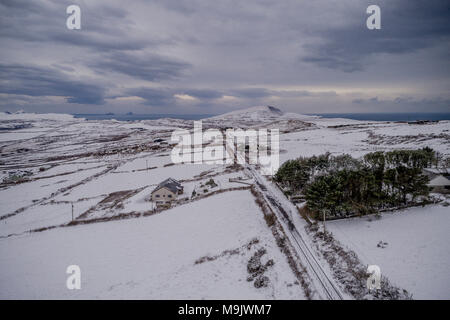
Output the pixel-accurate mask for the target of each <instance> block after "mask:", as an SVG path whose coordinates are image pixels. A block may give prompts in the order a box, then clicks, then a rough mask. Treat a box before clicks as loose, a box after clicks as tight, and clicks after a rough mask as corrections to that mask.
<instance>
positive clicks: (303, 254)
mask: <svg viewBox="0 0 450 320" xmlns="http://www.w3.org/2000/svg"><path fill="white" fill-rule="evenodd" d="M226 141H227V142H228V141H233V140H231V139H227V140H226ZM233 150H237V146H236V145H235V146H234V147H233V146H230V148H227V151H233ZM231 156H232V157H233V158H234V155H231ZM236 157H237V160H240V161H238V163H241V164H242V163H243V166H244V170H245V172H246V173H247V174H248V175H249V176H250V177H253V179H254V181H255V187H256V188H257V189H258V190H259V191H260V192H261V193H262V194H263V196H264V199H265V201H266V203H267V205H268V206H269V207H270V208H271V209H272V211H273V212H274V213H275V214H276V216H277V218H278V221H279V222H280V223H281V225H282V227H283V229H284V230H285V232H286V234H287V235H288V237H289V238H290V241H291V243H292V245H293V247H294V248H295V250H296V252H297V255H298V256H299V258H300V260H301V262H302V264H303V266H304V267H305V268H306V271H307V272H308V274H309V275H310V277H311V279H312V281H313V285H314V287H315V289H316V290H317V291H318V292H319V294H320V295H321V297H323V298H325V299H328V300H343V299H344V298H347V296H345V297H344V294H343V293H342V292H341V291H340V289H339V287H338V286H337V284H336V283H335V282H334V280H333V279H332V277H331V275H329V274H328V273H327V272H326V271H325V270H324V268H323V267H322V265H321V263H320V261H319V259H318V257H317V256H316V254H315V252H314V251H313V249H311V247H310V245H309V244H308V242H307V241H305V238H306V237H307V235H306V232H303V231H302V232H300V231H299V230H304V226H305V224H302V223H300V222H299V221H298V220H296V219H294V215H297V216H299V214H298V213H297V210H296V208H295V207H294V205H293V204H292V203H291V202H290V201H289V200H288V199H286V197H285V195H284V194H283V193H281V192H279V190H275V187H274V186H273V185H272V184H271V183H270V182H269V181H268V180H267V179H265V178H264V177H263V176H262V175H261V174H260V172H259V171H258V170H257V169H256V168H255V166H254V165H250V164H248V161H246V160H247V159H245V156H244V158H242V155H241V154H240V153H239V152H236ZM277 191H278V192H277ZM302 234H303V235H302Z"/></svg>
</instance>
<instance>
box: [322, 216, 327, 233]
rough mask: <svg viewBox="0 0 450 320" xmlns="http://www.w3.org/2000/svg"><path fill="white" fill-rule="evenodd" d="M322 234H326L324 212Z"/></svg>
mask: <svg viewBox="0 0 450 320" xmlns="http://www.w3.org/2000/svg"><path fill="white" fill-rule="evenodd" d="M323 232H324V233H326V232H327V230H326V229H325V211H324V212H323Z"/></svg>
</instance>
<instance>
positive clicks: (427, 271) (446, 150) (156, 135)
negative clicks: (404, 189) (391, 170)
mask: <svg viewBox="0 0 450 320" xmlns="http://www.w3.org/2000/svg"><path fill="white" fill-rule="evenodd" d="M277 110H278V109H276V110H275V109H271V108H268V107H254V108H250V109H247V110H243V111H235V112H232V113H229V114H226V115H223V116H217V117H213V118H210V119H205V120H204V121H203V128H204V129H206V128H222V129H224V128H227V127H242V128H277V129H279V130H280V133H281V135H280V149H281V153H280V162H281V163H282V162H284V161H285V160H288V159H293V158H296V157H299V156H311V155H314V154H321V153H325V152H331V153H333V154H342V153H349V154H351V155H353V156H361V155H363V154H365V153H367V152H371V151H376V150H391V149H396V148H406V149H407V148H414V149H415V148H421V147H425V146H430V147H432V148H434V149H435V150H437V151H439V152H440V153H442V154H443V155H444V156H449V155H450V143H449V142H450V137H449V130H450V121H440V122H439V123H428V124H421V125H419V124H408V123H392V122H370V121H356V120H348V119H322V118H319V117H314V116H303V115H299V114H283V113H282V112H280V111H279V110H278V111H277ZM0 128H1V130H0V153H1V159H0V297H1V298H101V299H108V298H120V299H122V298H123V299H126V298H180V299H181V298H198V299H201V298H219V299H222V298H223V299H225V298H236V299H240V298H248V299H253V298H254V299H260V298H261V299H263V298H264V299H272V298H275V299H303V298H305V293H304V292H303V289H302V288H301V286H300V285H298V284H295V281H296V277H295V276H294V274H293V272H292V270H291V269H290V268H289V267H288V265H287V262H286V256H285V255H284V254H282V253H281V251H280V249H279V248H278V247H277V246H276V244H275V240H274V237H273V235H272V234H271V232H270V229H269V228H268V227H267V225H266V223H265V221H264V219H263V215H262V212H261V209H260V208H259V207H258V206H256V205H255V203H254V200H255V199H254V197H253V196H252V194H251V193H250V192H249V191H248V190H241V191H231V190H232V189H236V188H239V187H241V188H248V185H246V184H245V183H241V182H235V181H234V182H233V181H230V179H232V180H233V179H236V178H238V177H239V178H243V179H244V180H243V181H244V182H245V181H247V182H250V183H252V182H253V180H245V179H246V177H245V174H244V172H243V171H242V170H241V169H242V168H241V169H239V168H237V167H234V166H227V165H207V164H195V165H193V164H175V165H174V164H172V163H171V157H170V152H171V150H172V146H171V145H170V143H171V141H170V136H171V133H172V131H173V130H175V129H177V128H183V129H188V130H189V129H191V130H192V128H193V121H190V120H174V119H160V120H142V121H136V122H120V121H115V120H103V121H86V120H84V119H75V118H73V117H72V116H69V115H59V114H51V115H37V114H1V113H0ZM168 177H172V178H175V179H179V180H180V181H181V182H182V184H183V186H184V188H185V192H184V194H183V195H182V196H180V198H181V199H183V201H180V202H179V203H176V204H175V206H174V207H173V208H172V209H169V210H165V211H162V212H160V213H157V214H153V215H150V214H151V210H152V208H153V205H152V204H151V203H150V202H149V201H148V198H149V195H150V192H151V191H152V190H153V188H154V187H155V185H157V184H158V183H159V182H161V181H162V180H164V179H166V178H168ZM211 178H212V179H214V182H215V186H211V187H205V183H206V181H208V180H209V179H211ZM247 178H248V177H247ZM205 189H207V190H206V191H205ZM194 190H195V191H196V193H197V194H202V196H203V197H197V198H195V197H193V193H194V192H193V191H194ZM110 199H114V201H110ZM72 204H73V205H74V219H75V222H80V223H81V222H82V223H86V222H91V223H90V224H80V225H77V226H71V227H67V226H65V225H66V224H68V223H69V222H70V221H71V220H72V211H71V206H72ZM448 211H449V210H448V207H447V208H445V207H441V206H436V207H425V208H417V209H410V210H407V211H406V212H396V213H393V214H383V218H382V219H381V220H379V221H375V220H374V221H372V222H367V220H366V218H363V219H359V220H358V219H352V220H346V221H339V222H333V223H332V226H331V228H333V230H334V231H335V235H336V237H338V239H339V240H341V242H342V243H344V244H346V245H347V246H348V247H350V248H351V249H353V250H355V251H357V253H358V255H359V256H360V258H361V260H363V261H364V262H366V263H373V264H378V265H380V267H381V269H382V271H383V272H385V273H386V275H388V276H389V279H390V280H392V281H393V282H394V283H395V284H396V285H399V286H402V287H404V288H406V289H407V290H410V291H411V292H412V293H413V294H414V297H416V298H433V297H438V298H449V297H450V294H449V291H448V290H446V286H445V285H446V284H449V279H450V277H449V275H448V271H447V270H448V269H449V268H448V266H449V257H450V253H449V247H448V240H449V234H450V233H449V232H448V230H450V221H449V219H448V214H446V213H448ZM118 217H124V218H127V219H122V220H114V219H115V218H118ZM430 217H432V218H430ZM99 219H103V220H101V221H99ZM94 220H95V221H94ZM110 220H114V221H110ZM92 222H95V223H92ZM368 226H369V227H368ZM36 229H42V230H43V231H42V232H31V233H30V232H29V231H31V230H35V231H36ZM374 231H376V232H374ZM421 232H423V233H421ZM254 238H257V239H258V240H259V243H258V244H254V245H252V246H251V248H250V249H247V247H246V245H247V244H248V243H249V242H250V241H251V240H252V239H254ZM378 238H380V239H378ZM349 239H350V240H349ZM380 240H383V241H387V242H388V243H389V245H388V247H386V248H384V249H380V248H377V247H376V244H377V243H378V241H380ZM374 242H376V243H374ZM400 246H402V248H401V249H400ZM260 248H265V249H266V250H267V253H266V254H264V255H263V257H262V260H264V261H266V260H269V259H273V261H274V262H275V264H274V265H273V266H272V267H269V268H268V270H267V276H268V277H269V278H270V284H269V286H268V287H265V288H255V287H254V286H253V283H252V282H247V281H246V278H247V276H248V272H247V262H248V261H249V259H250V257H251V256H252V255H253V254H254V253H255V252H256V251H257V250H258V249H260ZM227 250H228V251H227ZM230 252H232V253H230ZM205 256H209V257H213V259H212V260H211V261H206V262H203V263H199V264H195V261H196V260H197V259H199V258H202V257H205ZM207 260H208V259H207ZM369 260H370V261H369ZM372 260H373V261H372ZM418 261H419V262H420V264H418V263H417V262H418ZM424 261H425V262H424ZM70 264H78V265H79V266H80V267H81V269H82V290H80V291H76V290H74V291H71V290H68V289H67V288H66V286H65V281H66V278H67V274H66V273H65V271H66V268H67V266H68V265H70Z"/></svg>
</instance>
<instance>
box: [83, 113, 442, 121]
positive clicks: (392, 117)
mask: <svg viewBox="0 0 450 320" xmlns="http://www.w3.org/2000/svg"><path fill="white" fill-rule="evenodd" d="M308 115H314V116H322V117H324V118H346V119H353V120H370V121H417V120H450V113H309V114H308ZM212 116H215V115H214V114H92V113H87V114H81V113H79V114H74V117H75V118H85V119H88V120H111V119H116V120H119V121H136V120H157V119H162V118H172V119H183V120H200V119H204V118H208V117H212Z"/></svg>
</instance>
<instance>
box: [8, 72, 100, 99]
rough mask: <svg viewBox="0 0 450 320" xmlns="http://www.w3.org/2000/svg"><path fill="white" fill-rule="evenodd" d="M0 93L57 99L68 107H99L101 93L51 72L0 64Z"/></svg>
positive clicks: (98, 89)
mask: <svg viewBox="0 0 450 320" xmlns="http://www.w3.org/2000/svg"><path fill="white" fill-rule="evenodd" d="M0 93H6V94H14V95H27V96H59V97H65V98H66V100H67V102H68V103H81V104H103V103H104V100H103V98H104V94H105V89H104V88H103V87H102V86H99V85H96V84H93V83H89V82H87V81H79V80H72V79H70V78H69V77H68V76H66V75H65V74H63V73H61V72H59V71H58V70H55V69H51V68H42V67H36V66H25V65H5V64H0Z"/></svg>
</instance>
